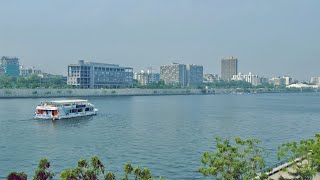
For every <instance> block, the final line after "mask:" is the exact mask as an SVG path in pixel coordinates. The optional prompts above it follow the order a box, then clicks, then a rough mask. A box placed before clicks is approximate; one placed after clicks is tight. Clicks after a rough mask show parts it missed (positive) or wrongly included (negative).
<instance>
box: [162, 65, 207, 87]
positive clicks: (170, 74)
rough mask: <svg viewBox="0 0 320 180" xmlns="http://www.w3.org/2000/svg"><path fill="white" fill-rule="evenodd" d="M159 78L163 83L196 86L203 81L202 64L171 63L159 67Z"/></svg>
mask: <svg viewBox="0 0 320 180" xmlns="http://www.w3.org/2000/svg"><path fill="white" fill-rule="evenodd" d="M160 79H162V80H163V81H164V82H165V84H178V85H181V86H182V87H184V86H197V85H201V84H202V83H203V66H199V65H194V64H187V65H186V64H178V63H172V64H170V65H164V66H161V67H160Z"/></svg>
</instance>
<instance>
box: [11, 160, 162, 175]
mask: <svg viewBox="0 0 320 180" xmlns="http://www.w3.org/2000/svg"><path fill="white" fill-rule="evenodd" d="M123 170H124V176H123V177H122V178H119V179H121V180H129V179H134V180H155V178H153V177H152V175H151V172H150V170H149V169H147V168H144V169H140V168H139V167H135V168H134V167H132V165H131V164H130V163H128V164H126V165H125V166H124V169H123ZM54 176H55V174H54V173H52V172H51V170H50V162H49V161H48V160H47V159H41V160H40V161H39V164H38V169H37V170H36V172H35V175H34V177H33V180H51V179H53V178H54ZM60 178H61V179H62V180H99V179H105V180H115V179H116V175H115V174H114V173H112V172H107V173H105V167H104V165H103V163H102V162H101V161H100V159H99V158H98V157H97V156H94V157H92V158H91V161H90V164H89V163H88V162H87V161H86V160H85V159H80V160H79V161H78V165H77V167H76V168H74V169H72V168H69V169H66V170H64V171H62V172H61V174H60ZM7 179H8V180H27V175H26V174H25V173H23V172H22V173H17V172H12V173H10V174H9V175H8V176H7ZM161 179H162V178H161V177H160V180H161Z"/></svg>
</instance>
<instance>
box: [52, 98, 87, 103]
mask: <svg viewBox="0 0 320 180" xmlns="http://www.w3.org/2000/svg"><path fill="white" fill-rule="evenodd" d="M48 102H49V103H55V104H64V103H85V102H88V100H83V99H70V100H56V101H48Z"/></svg>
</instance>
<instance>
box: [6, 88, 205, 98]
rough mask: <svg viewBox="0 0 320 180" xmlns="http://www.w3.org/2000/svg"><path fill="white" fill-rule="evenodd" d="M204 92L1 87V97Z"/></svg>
mask: <svg viewBox="0 0 320 180" xmlns="http://www.w3.org/2000/svg"><path fill="white" fill-rule="evenodd" d="M184 94H186V95H187V94H203V93H202V90H201V89H136V88H133V89H0V98H40V97H41V98H43V97H86V96H147V95H184Z"/></svg>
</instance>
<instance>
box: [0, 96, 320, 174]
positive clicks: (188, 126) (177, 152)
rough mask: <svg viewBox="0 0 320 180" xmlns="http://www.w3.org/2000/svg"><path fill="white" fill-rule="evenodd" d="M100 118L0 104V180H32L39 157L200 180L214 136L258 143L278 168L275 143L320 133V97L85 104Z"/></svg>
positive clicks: (127, 99)
mask: <svg viewBox="0 0 320 180" xmlns="http://www.w3.org/2000/svg"><path fill="white" fill-rule="evenodd" d="M88 99H89V101H90V102H92V103H93V104H95V105H96V108H98V109H99V114H98V115H96V116H92V117H84V118H77V119H69V120H60V121H54V122H52V121H51V120H34V119H33V118H32V116H33V114H34V112H35V106H36V105H37V104H38V103H39V101H41V100H51V99H0V179H3V178H4V177H6V175H7V174H8V173H9V172H10V171H24V172H26V173H27V174H28V177H29V178H30V179H31V178H32V177H33V174H34V171H35V169H36V168H37V163H38V161H39V159H40V158H43V157H46V158H48V159H49V161H50V162H51V165H52V167H51V169H52V171H53V172H55V173H57V175H56V177H55V179H59V177H60V174H59V172H61V170H64V169H67V168H72V167H76V165H77V161H78V160H79V159H80V158H86V159H90V157H91V156H93V155H97V156H99V157H100V159H101V160H102V161H103V163H104V164H105V166H106V170H108V171H113V172H115V173H116V176H117V177H118V178H117V179H120V176H122V175H123V170H122V169H123V165H124V164H125V163H126V162H130V163H131V164H132V165H133V166H140V167H147V168H149V169H150V170H151V172H152V174H153V175H154V176H163V177H164V179H203V177H202V175H201V174H199V173H198V172H197V168H198V167H199V166H200V165H201V162H200V159H201V156H202V154H203V153H204V152H206V151H211V152H212V151H214V147H215V143H214V137H216V136H219V137H223V138H225V137H228V138H234V137H241V138H257V139H260V140H262V145H263V146H264V147H266V149H267V151H268V152H269V153H270V154H269V156H268V157H267V158H266V159H267V163H268V165H271V164H274V163H277V158H276V153H277V147H278V145H280V144H281V143H284V142H288V141H293V140H300V139H304V138H310V137H313V136H314V134H315V133H319V128H320V111H319V108H320V94H319V93H310V94H309V93H301V94H255V95H253V94H251V95H245V94H243V95H203V96H201V95H194V96H193V95H188V96H182V95H181V96H123V97H99V98H98V97H95V98H88Z"/></svg>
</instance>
